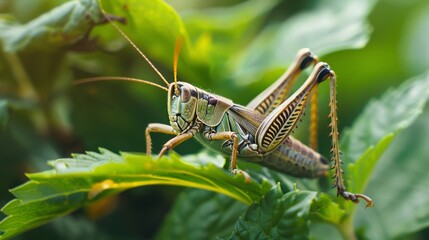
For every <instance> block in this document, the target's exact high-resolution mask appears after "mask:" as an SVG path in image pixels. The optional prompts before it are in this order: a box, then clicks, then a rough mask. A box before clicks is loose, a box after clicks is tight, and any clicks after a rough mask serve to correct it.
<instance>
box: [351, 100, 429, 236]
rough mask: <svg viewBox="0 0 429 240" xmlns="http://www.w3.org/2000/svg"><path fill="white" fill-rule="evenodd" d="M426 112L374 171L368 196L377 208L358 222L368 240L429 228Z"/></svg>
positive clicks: (362, 214) (427, 110) (428, 115)
mask: <svg viewBox="0 0 429 240" xmlns="http://www.w3.org/2000/svg"><path fill="white" fill-rule="evenodd" d="M424 110H425V111H424V114H422V115H421V116H420V117H419V118H417V120H416V122H415V123H413V125H411V126H410V127H409V128H407V129H406V130H404V131H403V132H401V133H399V134H398V136H397V137H396V138H395V140H394V141H393V142H392V144H391V147H390V148H389V151H387V152H386V153H385V154H384V155H383V157H382V158H381V159H380V161H379V164H378V165H377V167H376V168H375V170H374V173H373V176H372V179H371V181H370V182H369V184H368V187H367V190H366V193H367V194H369V195H371V196H373V197H374V200H375V201H376V206H375V208H374V209H371V210H369V211H364V212H358V214H357V218H356V225H357V229H365V230H364V233H365V236H366V238H367V239H395V238H398V237H400V236H403V235H406V234H410V233H413V232H416V231H419V230H421V229H424V228H427V227H428V226H429V208H428V206H429V195H428V194H427V189H428V186H429V174H428V170H427V167H426V166H427V165H428V163H429V162H428V157H427V156H428V143H429V135H428V133H429V125H428V121H429V107H427V106H426V108H425V109H424Z"/></svg>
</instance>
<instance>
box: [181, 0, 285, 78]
mask: <svg viewBox="0 0 429 240" xmlns="http://www.w3.org/2000/svg"><path fill="white" fill-rule="evenodd" d="M278 2H279V1H278V0H266V1H258V0H252V1H245V2H242V3H239V4H236V5H233V6H228V7H213V8H207V9H198V10H194V11H187V12H186V13H185V14H183V20H184V22H185V26H186V29H187V30H188V32H189V35H190V38H191V41H192V43H193V45H194V51H195V52H197V53H198V54H195V55H194V56H195V60H197V61H198V62H204V63H205V64H207V65H209V66H210V68H211V69H212V72H213V73H212V74H215V77H214V78H218V77H225V76H224V75H223V74H225V69H227V68H228V67H227V66H228V64H229V60H230V59H231V58H234V56H236V55H239V54H240V50H242V49H244V47H243V46H245V44H246V43H247V42H249V41H250V40H251V39H253V36H254V35H255V33H256V31H257V30H258V29H259V28H260V25H261V24H262V21H263V20H264V18H265V17H267V16H268V14H269V12H270V11H271V10H272V9H273V8H274V7H275V6H277V5H278ZM225 43H228V44H225Z"/></svg>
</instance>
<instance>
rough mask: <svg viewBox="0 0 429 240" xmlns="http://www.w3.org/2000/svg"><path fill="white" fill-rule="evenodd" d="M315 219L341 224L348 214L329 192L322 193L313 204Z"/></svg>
mask: <svg viewBox="0 0 429 240" xmlns="http://www.w3.org/2000/svg"><path fill="white" fill-rule="evenodd" d="M311 213H312V214H313V216H312V217H313V219H314V220H316V221H322V222H327V223H332V224H337V225H338V224H340V223H341V222H342V220H343V219H344V217H345V216H346V211H344V209H342V208H341V207H340V205H338V204H337V203H335V202H334V201H332V197H330V196H329V195H327V194H324V193H322V194H320V196H318V197H317V198H316V199H315V200H314V202H313V204H312V205H311Z"/></svg>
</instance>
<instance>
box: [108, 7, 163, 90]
mask: <svg viewBox="0 0 429 240" xmlns="http://www.w3.org/2000/svg"><path fill="white" fill-rule="evenodd" d="M101 12H102V13H103V15H104V17H105V18H106V19H107V20H108V21H109V22H110V23H111V24H112V25H113V27H114V28H115V29H116V31H118V32H119V33H120V34H121V35H122V37H123V38H125V40H127V42H128V43H130V44H131V46H132V47H133V48H134V49H135V50H136V51H137V52H138V53H139V54H140V56H142V57H143V59H144V60H145V61H146V62H147V63H148V64H149V66H150V67H151V68H152V69H153V70H154V71H155V72H156V74H157V75H158V76H159V77H160V78H161V80H162V81H164V83H165V84H166V85H167V86H168V85H169V84H170V83H169V82H168V81H167V80H166V79H165V77H164V76H163V75H162V74H161V73H160V72H159V71H158V69H157V68H156V67H155V65H153V64H152V62H151V61H150V60H149V58H147V57H146V55H145V54H144V53H143V52H142V51H141V50H140V49H139V48H138V47H137V46H136V45H135V44H134V42H133V41H131V39H130V38H129V37H128V36H127V35H125V33H124V32H123V31H122V30H121V29H120V28H119V27H118V25H116V23H115V22H113V21H112V20H111V19H110V17H109V16H108V14H106V12H105V11H104V9H102V8H101Z"/></svg>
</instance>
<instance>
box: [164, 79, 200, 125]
mask: <svg viewBox="0 0 429 240" xmlns="http://www.w3.org/2000/svg"><path fill="white" fill-rule="evenodd" d="M197 100H198V93H197V89H196V87H194V86H192V85H191V84H189V83H185V82H177V85H176V83H174V82H173V83H171V84H169V86H168V103H167V107H168V118H169V120H170V125H171V126H172V127H173V129H174V131H176V132H177V133H182V132H186V131H187V130H189V129H190V128H191V127H192V125H193V123H194V122H195V117H196V110H197Z"/></svg>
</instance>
